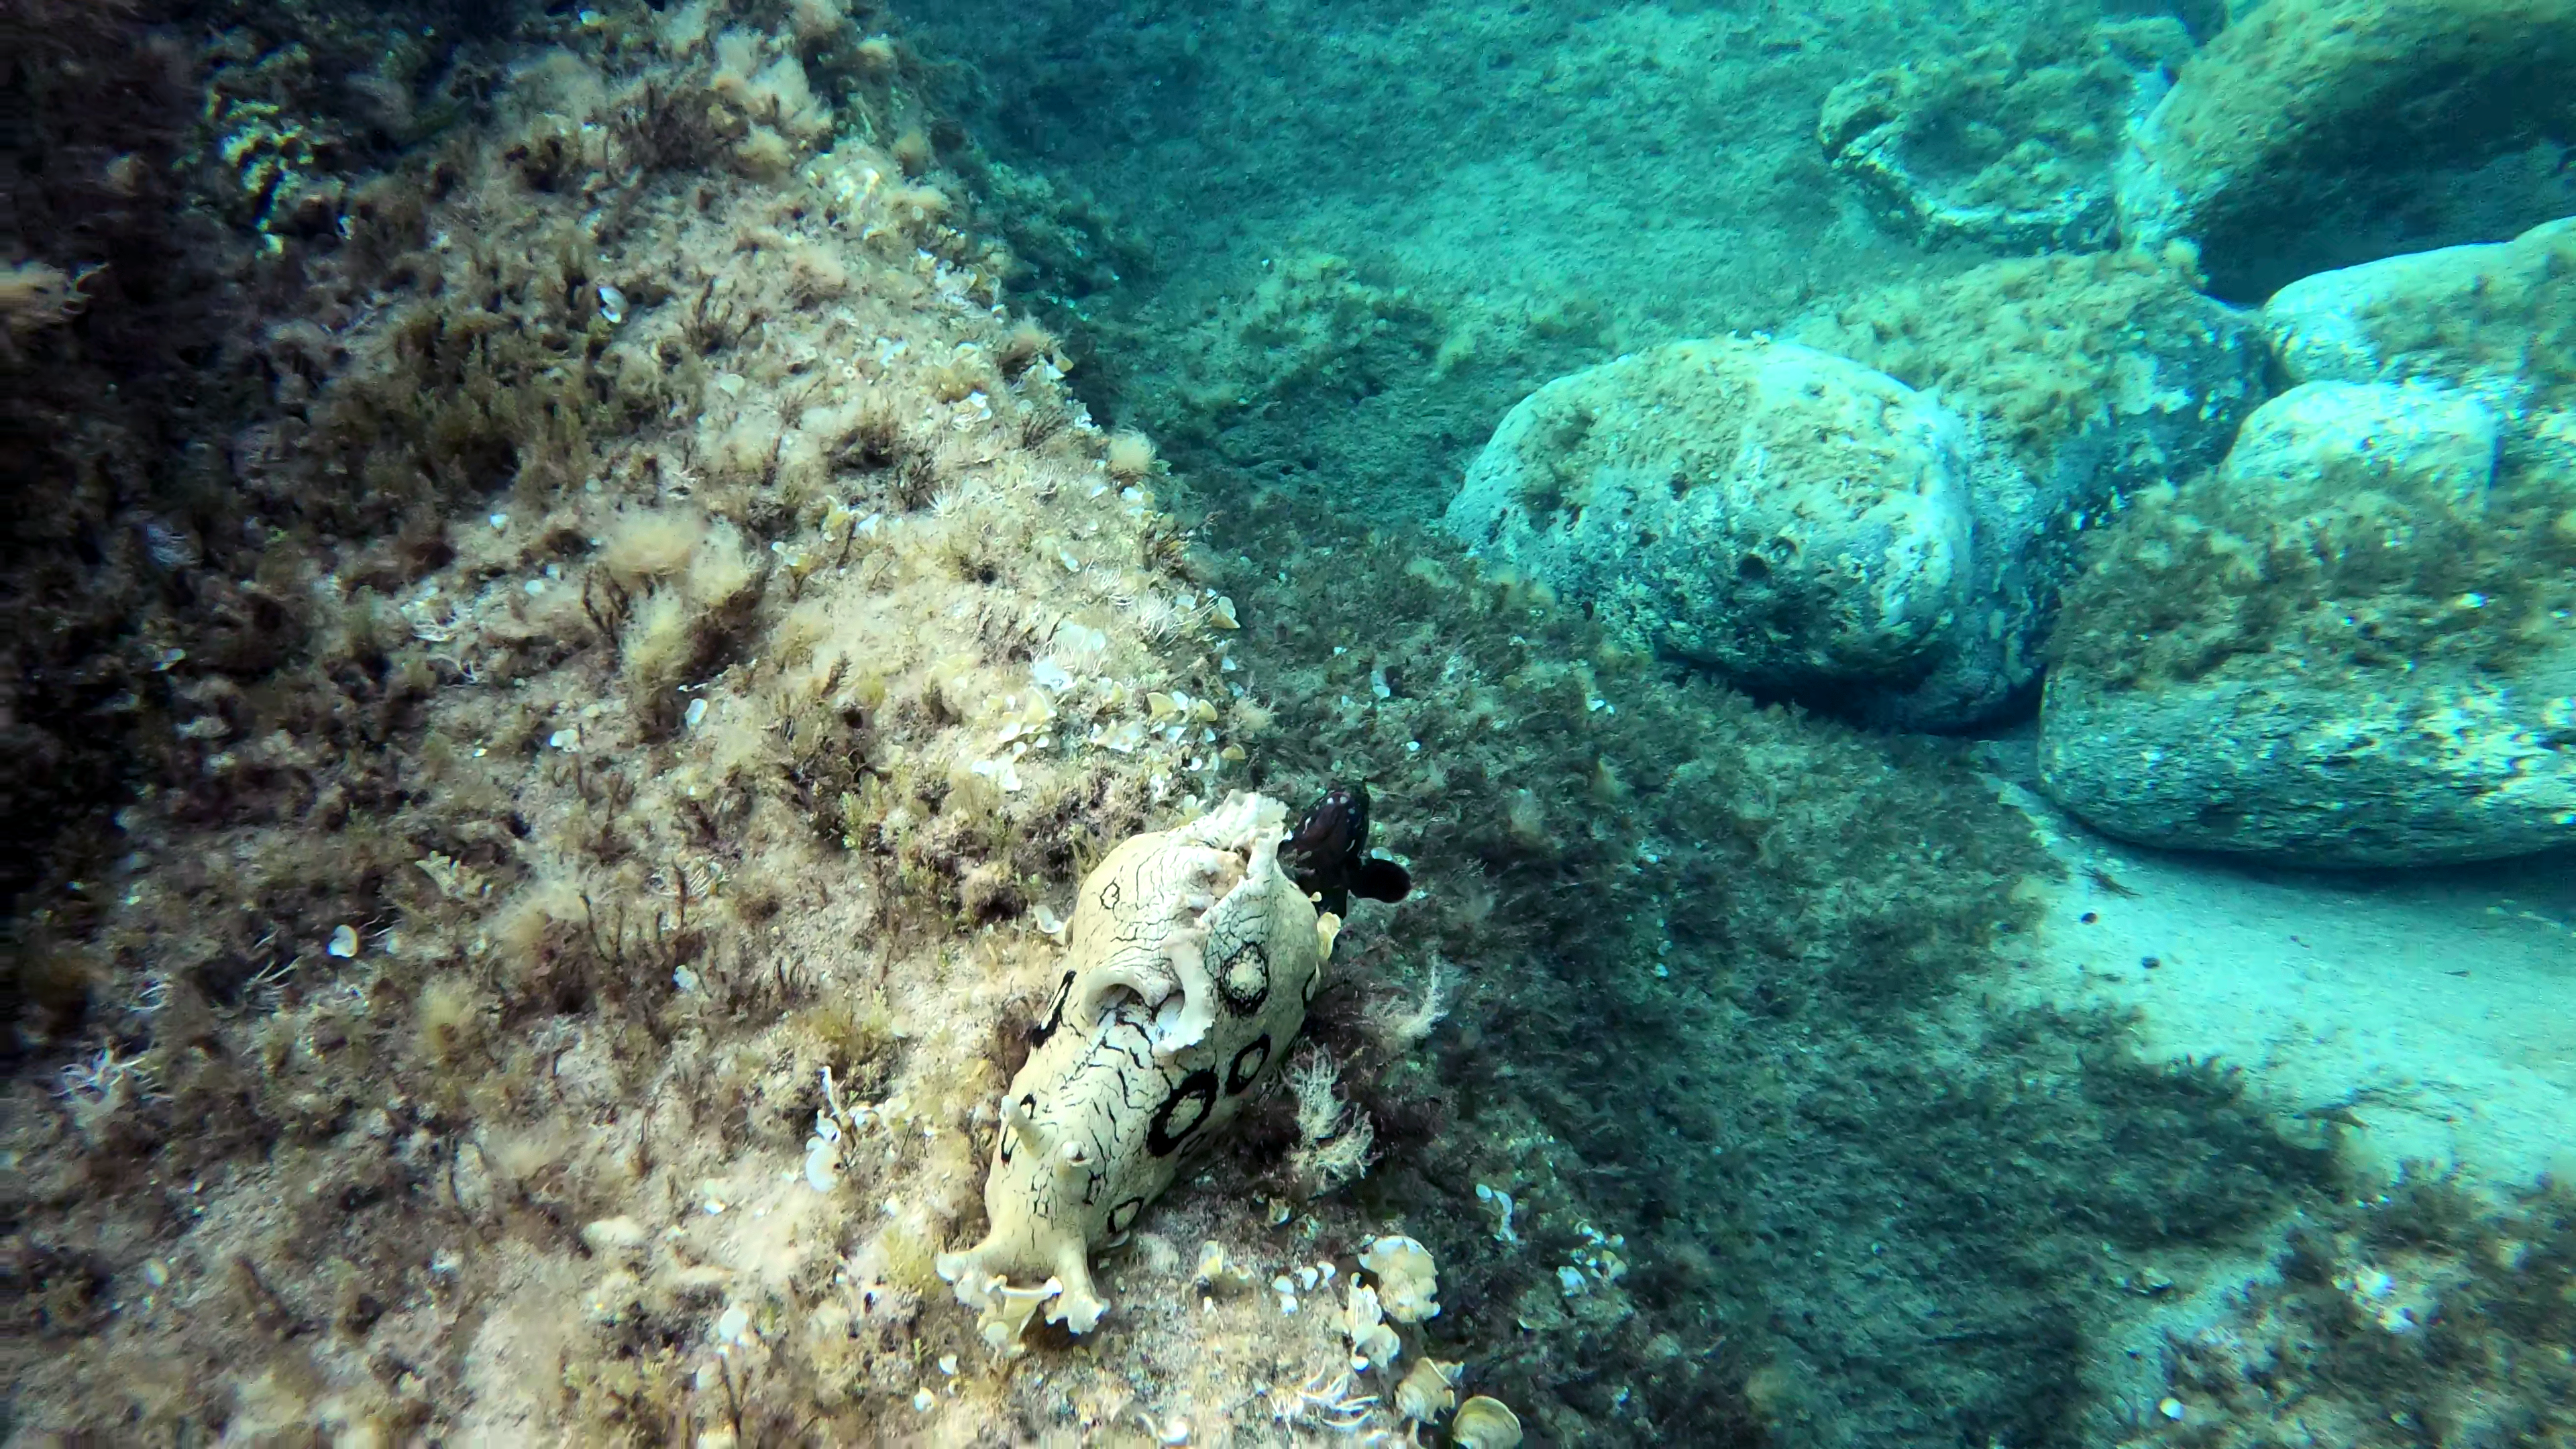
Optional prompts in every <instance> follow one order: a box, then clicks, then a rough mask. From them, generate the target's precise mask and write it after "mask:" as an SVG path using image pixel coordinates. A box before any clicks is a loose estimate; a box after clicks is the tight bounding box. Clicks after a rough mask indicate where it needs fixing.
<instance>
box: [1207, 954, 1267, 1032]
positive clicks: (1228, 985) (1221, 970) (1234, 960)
mask: <svg viewBox="0 0 2576 1449" xmlns="http://www.w3.org/2000/svg"><path fill="white" fill-rule="evenodd" d="M1247 957H1249V958H1250V959H1251V963H1252V969H1254V970H1255V971H1258V972H1259V973H1261V986H1260V989H1259V990H1256V991H1250V992H1241V991H1237V990H1236V989H1235V985H1234V973H1235V968H1237V967H1238V966H1241V965H1242V964H1244V961H1245V958H1247ZM1216 991H1217V994H1218V995H1219V996H1222V997H1224V998H1225V1004H1226V1005H1228V1006H1230V1007H1233V1008H1234V1010H1235V1012H1236V1014H1238V1015H1241V1016H1253V1015H1256V1014H1258V1013H1259V1012H1260V1010H1261V1003H1263V1002H1265V1001H1268V1000H1269V999H1270V952H1269V951H1268V950H1267V949H1265V948H1264V947H1263V946H1262V944H1261V943H1260V942H1259V941H1246V942H1244V943H1243V944H1242V945H1240V946H1237V947H1235V948H1234V951H1233V953H1232V954H1231V955H1228V956H1227V957H1226V958H1225V964H1224V965H1222V966H1220V967H1218V968H1217V972H1216Z"/></svg>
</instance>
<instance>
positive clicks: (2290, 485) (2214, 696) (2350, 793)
mask: <svg viewBox="0 0 2576 1449" xmlns="http://www.w3.org/2000/svg"><path fill="white" fill-rule="evenodd" d="M2501 430H2502V424H2501V421H2500V419H2499V418H2498V416H2497V414H2496V413H2495V412H2494V411H2493V410H2492V409H2491V408H2489V407H2488V405H2487V404H2486V403H2485V402H2483V401H2481V400H2480V399H2478V398H2477V397H2476V396H2474V395H2472V394H2467V393H2461V392H2455V391H2449V390H2444V389H2437V388H2432V387H2426V386H2420V385H2401V384H2384V383H2383V384H2347V383H2311V384H2306V385H2303V386H2300V387H2298V388H2295V389H2293V390H2291V391H2290V392H2288V393H2285V394H2283V395H2282V396H2281V397H2279V398H2275V399H2274V400H2273V401H2271V402H2270V403H2267V404H2265V405H2264V407H2263V408H2262V409H2261V410H2259V411H2258V412H2257V413H2256V414H2255V415H2254V417H2253V418H2252V419H2250V420H2249V421H2248V422H2247V424H2246V426H2245V431H2244V435H2243V436H2242V437H2240V438H2239V440H2238V441H2237V444H2236V446H2235V448H2234V449H2233V450H2232V451H2231V452H2230V453H2229V455H2228V459H2227V462H2226V463H2225V464H2224V465H2223V466H2222V467H2221V468H2220V469H2219V470H2218V471H2217V472H2216V473H2215V474H2213V475H2211V476H2209V477H2207V478H2204V479H2202V480H2200V481H2198V482H2196V483H2194V484H2192V485H2190V486H2189V487H2187V488H2185V489H2183V490H2181V491H2180V492H2179V493H2167V494H2164V495H2162V496H2159V497H2155V498H2151V499H2148V500H2145V501H2144V502H2143V503H2142V505H2141V506H2140V507H2139V508H2137V509H2136V510H2134V511H2133V512H2132V513H2131V514H2130V515H2129V516H2128V517H2126V518H2124V519H2122V520H2121V522H2120V523H2119V524H2118V525H2117V526H2115V528H2114V529H2113V530H2111V532H2110V534H2109V536H2108V537H2106V538H2105V540H2104V542H2103V545H2102V548H2101V552H2100V554H2099V555H2098V556H2097V559H2096V561H2095V563H2094V566H2093V567H2092V569H2091V570H2090V571H2089V572H2088V573H2087V575H2086V576H2085V577H2084V578H2083V579H2082V580H2081V581H2079V583H2078V584H2077V585H2076V586H2075V587H2074V588H2072V589H2070V591H2069V594H2068V600H2067V605H2066V616H2065V620H2064V626H2063V629H2062V632H2061V639H2060V641H2059V654H2060V658H2059V662H2058V664H2057V666H2056V668H2055V669H2054V670H2052V672H2051V674H2050V676H2049V681H2048V687H2047V692H2046V696H2045V700H2044V703H2043V707H2042V712H2041V726H2040V762H2041V771H2042V778H2043V780H2044V782H2045V784H2046V786H2047V788H2048V790H2049V791H2050V793H2051V794H2053V795H2054V796H2055V797H2056V798H2057V799H2058V800H2059V802H2060V803H2062V804H2064V805H2065V806H2066V807H2067V808H2068V809H2069V810H2071V811H2073V812H2074V813H2076V814H2077V815H2079V816H2081V817H2083V818H2084V819H2085V820H2087V821H2089V822H2090V823H2092V824H2093V825H2095V826H2097V827H2099V828H2101V829H2103V830H2105V831H2107V832H2109V833H2111V834H2113V835H2118V836H2121V837H2123V838H2126V839H2131V840H2137V841H2141V842H2144V843H2147V844H2152V845H2162V846H2176V847H2186V848H2196V849H2208V850H2219V851H2227V852H2234V853H2241V854H2248V855H2255V856H2261V857H2266V858H2270V859H2273V860H2277V861H2280V862H2282V863H2284V864H2290V865H2297V866H2310V867H2343V866H2402V865H2424V864H2434V863H2442V862H2453V861H2474V860H2492V859H2500V858H2503V857H2508V856H2513V855H2520V854H2526V853H2530V852H2533V851H2538V850H2543V849H2548V848H2551V847H2554V846H2559V845H2564V844H2568V843H2571V842H2576V750H2571V749H2569V748H2568V746H2569V745H2570V743H2571V742H2576V638H2571V636H2570V633H2569V631H2568V630H2567V628H2566V627H2565V623H2566V620H2567V618H2568V613H2569V610H2568V605H2569V602H2570V581H2571V580H2576V530H2570V529H2569V528H2567V527H2565V526H2564V525H2565V522H2566V519H2567V517H2568V515H2567V513H2566V512H2564V511H2563V510H2564V509H2565V505H2566V502H2567V501H2568V499H2567V496H2566V495H2567V493H2568V489H2567V486H2566V485H2567V483H2568V481H2569V475H2567V474H2565V473H2563V472H2561V471H2559V470H2556V469H2554V468H2552V467H2550V466H2548V464H2547V461H2546V460H2545V459H2541V460H2537V461H2536V460H2535V459H2534V457H2533V455H2532V454H2530V453H2529V452H2528V451H2527V450H2522V449H2515V448H2505V447H2502V446H2500V436H2501ZM2500 464H2501V466H2500Z"/></svg>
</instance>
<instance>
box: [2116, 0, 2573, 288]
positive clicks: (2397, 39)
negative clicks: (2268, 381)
mask: <svg viewBox="0 0 2576 1449" xmlns="http://www.w3.org/2000/svg"><path fill="white" fill-rule="evenodd" d="M2571 75H2576V0H2271V3H2268V4H2265V5H2263V6H2262V7H2260V8H2258V9H2256V10H2255V11H2254V12H2253V13H2252V14H2250V15H2248V16H2246V17H2245V18H2244V20H2243V21H2242V22H2240V23H2239V24H2236V25H2234V26H2231V27H2230V28H2229V29H2227V30H2226V31H2225V32H2223V33H2221V34H2220V35H2219V36H2218V38H2217V39H2215V40H2214V41H2212V42H2211V43H2210V45H2209V46H2208V48H2207V49H2205V50H2203V51H2202V52H2201V53H2200V54H2199V55H2198V56H2197V57H2195V58H2194V59H2193V60H2192V61H2191V62H2190V63H2189V64H2188V65H2187V66H2185V67H2184V69H2183V72H2182V75H2181V78H2180V79H2179V80H2178V81H2177V82H2176V84H2175V85H2174V87H2173V89H2172V91H2171V92H2170V93H2168V94H2167V95H2166V96H2165V98H2164V99H2163V101H2162V102H2161V103H2159V104H2158V105H2157V106H2156V108H2155V110H2154V111H2153V112H2152V113H2151V114H2150V115H2149V116H2148V118H2147V119H2146V121H2145V122H2144V123H2143V124H2142V125H2140V126H2139V127H2138V129H2137V132H2136V135H2135V137H2134V138H2133V144H2132V146H2131V148H2130V150H2129V152H2128V153H2127V154H2126V155H2124V156H2123V158H2122V161H2121V166H2120V171H2121V176H2120V182H2119V205H2120V220H2121V231H2122V234H2123V235H2124V236H2125V237H2127V238H2128V239H2129V240H2130V241H2131V242H2132V243H2146V244H2158V243H2161V242H2162V241H2164V240H2165V239H2167V238H2170V237H2175V236H2182V237H2190V238H2194V239H2196V240H2197V241H2198V242H2199V243H2200V245H2201V247H2202V250H2203V253H2204V255H2205V256H2206V258H2207V259H2208V266H2209V269H2210V274H2211V279H2212V282H2213V284H2214V286H2215V287H2216V289H2217V291H2218V293H2219V294H2220V295H2222V296H2229V297H2245V298H2252V297H2260V296H2262V295H2264V294H2265V293H2267V292H2269V291H2271V290H2272V289H2273V288H2275V287H2278V286H2279V285H2281V284H2282V283H2283V282H2285V281H2288V280H2289V279H2291V278H2293V277H2296V276H2298V275H2300V274H2301V273H2303V272H2309V271H2315V270H2319V269H2321V268H2323V267H2329V266H2335V265H2341V264H2345V263H2350V262H2357V261H2363V260H2367V259H2369V258H2372V257H2376V256H2385V255H2388V254H2390V253H2393V252H2398V251H2405V250H2412V249H2416V248H2420V247H2422V246H2423V245H2424V244H2425V242H2426V241H2427V240H2432V241H2467V240H2474V239H2478V238H2481V237H2492V236H2496V235H2501V234H2505V233H2509V232H2511V231H2513V230H2515V229H2517V228H2519V227H2522V226H2528V225H2530V224H2531V223H2532V222H2535V221H2538V220H2540V219H2542V218H2545V217H2549V216H2559V215H2564V214H2566V213H2567V211H2568V210H2570V209H2571V207H2570V205H2569V204H2568V203H2569V202H2570V201H2576V178H2571V177H2569V176H2568V175H2567V174H2566V172H2565V169H2564V167H2563V166H2562V165H2561V164H2559V162H2558V161H2557V159H2556V158H2557V154H2558V151H2559V149H2560V148H2561V147H2563V145H2564V143H2565V142H2567V141H2568V140H2569V139H2570V138H2571V137H2576V84H2570V83H2569V77H2570V76H2571Z"/></svg>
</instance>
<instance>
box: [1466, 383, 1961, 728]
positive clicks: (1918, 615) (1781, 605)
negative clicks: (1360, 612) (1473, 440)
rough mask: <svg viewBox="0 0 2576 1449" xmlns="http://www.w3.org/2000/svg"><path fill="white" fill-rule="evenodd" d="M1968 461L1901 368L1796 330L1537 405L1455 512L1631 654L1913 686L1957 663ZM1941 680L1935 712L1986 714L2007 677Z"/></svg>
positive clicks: (1773, 690)
mask: <svg viewBox="0 0 2576 1449" xmlns="http://www.w3.org/2000/svg"><path fill="white" fill-rule="evenodd" d="M1968 470H1969V458H1968V436H1967V431H1966V428H1965V426H1964V425H1963V424H1962V423H1961V422H1960V421H1959V419H1958V418H1957V417H1956V416H1955V415H1953V414H1951V413H1950V412H1948V411H1947V410H1946V409H1943V408H1942V407H1940V406H1939V405H1938V404H1937V403H1935V402H1934V401H1933V400H1932V399H1931V398H1929V397H1927V396H1925V395H1923V394H1921V393H1917V392H1915V391H1914V390H1913V389H1911V388H1908V387H1906V386H1905V385H1904V384H1902V383H1900V382H1898V381H1896V380H1895V379H1894V378H1891V377H1888V376H1886V375H1885V374H1883V373H1879V372H1874V371H1872V370H1870V369H1869V368H1866V367H1863V366H1861V365H1860V364H1859V363H1856V362H1852V361H1850V360H1849V359H1847V358H1841V357H1836V356H1833V355H1831V354H1829V353H1824V352H1819V351H1816V350H1815V349H1813V348H1808V347H1801V346H1798V345H1796V344H1793V343H1784V342H1769V341H1749V340H1738V339H1725V340H1718V341H1703V342H1678V343H1674V344H1672V345H1670V346H1667V347H1661V348H1657V349H1655V350H1654V351H1651V352H1645V353H1640V354H1636V355H1634V356H1630V357H1623V358H1620V359H1619V360H1617V361H1615V362H1610V363H1606V364H1604V365H1602V366H1600V367H1594V368H1587V369H1585V370H1584V371H1582V372H1578V373H1575V374H1573V375H1571V376H1568V377H1562V378H1559V379H1557V380H1556V381H1554V382H1552V383H1549V384H1548V385H1547V386H1545V387H1543V388H1540V389H1539V390H1538V391H1537V392H1535V393H1533V394H1531V395H1530V396H1529V397H1528V398H1526V399H1524V400H1523V401H1522V402H1521V403H1520V405H1519V406H1517V407H1515V408H1513V409H1512V410H1511V412H1510V413H1509V414H1507V415H1505V417H1504V419H1503V421H1502V424H1501V426H1499V427H1497V428H1496V429H1495V430H1494V436H1493V440H1492V441H1491V442H1489V443H1487V444H1486V446H1485V450H1484V452H1483V453H1482V454H1481V455H1479V456H1478V458H1477V460H1476V462H1475V464H1474V465H1473V466H1472V467H1470V468H1469V469H1468V471H1467V481H1466V485H1465V486H1464V487H1463V488H1462V489H1460V490H1459V493H1458V496H1457V497H1456V498H1455V499H1454V500H1452V502H1451V503H1450V506H1449V510H1448V513H1447V515H1446V518H1445V526H1446V527H1447V528H1448V530H1449V531H1450V532H1451V533H1453V534H1455V535H1457V536H1458V537H1460V538H1462V539H1464V540H1465V541H1466V542H1467V543H1468V544H1469V545H1470V547H1471V548H1474V549H1476V550H1477V551H1479V552H1480V553H1481V554H1482V555H1483V556H1484V557H1486V558H1487V559H1489V560H1491V561H1492V562H1494V563H1497V564H1500V565H1504V566H1507V567H1510V568H1512V569H1516V570H1519V571H1520V572H1522V573H1524V574H1526V575H1528V576H1529V577H1531V578H1532V579H1534V580H1535V581H1537V582H1538V583H1541V584H1543V585H1545V586H1546V587H1548V588H1550V589H1552V590H1554V591H1556V593H1557V594H1558V595H1559V596H1560V597H1562V598H1564V599H1565V600H1566V601H1568V602H1569V603H1573V604H1576V605H1578V606H1580V607H1581V608H1583V609H1585V610H1587V611H1588V612H1591V613H1592V614H1594V615H1595V616H1596V617H1597V618H1599V619H1600V620H1602V622H1603V623H1604V625H1605V626H1606V627H1607V629H1608V631H1609V633H1610V635H1611V637H1612V639H1613V640H1614V641H1616V642H1617V643H1619V644H1621V645H1623V646H1625V647H1627V648H1630V649H1633V650H1636V651H1638V652H1653V653H1657V654H1662V655H1666V656H1670V657H1675V658H1680V659H1684V660H1688V661H1690V662H1692V663H1695V664H1700V665H1704V666H1707V667H1709V668H1712V669H1714V670H1716V671H1717V672H1719V673H1720V674H1722V675H1724V676H1725V677H1727V678H1728V679H1730V680H1732V681H1733V682H1735V683H1736V684H1738V685H1739V686H1740V687H1743V688H1745V689H1747V690H1749V691H1751V692H1754V693H1756V694H1764V695H1786V696H1795V697H1805V698H1816V697H1819V696H1835V695H1842V694H1858V695H1876V696H1900V695H1904V694H1906V693H1908V692H1910V691H1912V690H1914V689H1915V688H1916V687H1917V686H1920V685H1922V684H1923V683H1924V682H1925V681H1926V680H1927V679H1928V678H1929V677H1931V676H1933V675H1934V674H1935V673H1936V672H1938V671H1941V670H1943V669H1944V668H1945V666H1946V667H1950V668H1952V669H1953V670H1954V671H1955V669H1956V665H1955V663H1954V659H1953V656H1954V654H1955V653H1956V651H1955V649H1954V648H1953V639H1954V636H1955V635H1956V634H1958V633H1959V632H1960V631H1961V627H1962V620H1963V618H1965V616H1966V615H1967V613H1968V611H1969V609H1970V608H1971V607H1972V605H1973V604H1974V603H1975V597H1974V594H1973V592H1972V587H1971V586H1972V582H1973V579H1974V567H1973V565H1974V560H1973V558H1972V556H1971V555H1972V549H1973V547H1974V536H1975V523H1974V518H1973V514H1972V509H1971V503H1970V498H1969V475H1968ZM1980 662H1981V663H1982V662H1983V661H1980ZM1986 672H1987V674H1989V675H1996V676H1999V671H1998V670H1994V669H1991V668H1989V669H1988V670H1987V671H1986ZM1938 687H1939V688H1941V689H1942V691H1943V693H1944V699H1943V700H1942V703H1941V704H1940V705H1938V706H1935V708H1936V710H1942V711H1969V712H1973V711H1974V710H1976V709H1978V708H1980V707H1982V706H1983V705H1984V704H1985V703H1987V702H1989V701H1990V700H1991V699H1992V698H1993V697H1995V696H1997V695H1999V694H2000V693H2001V692H2003V691H2004V690H2005V689H2006V688H2007V686H2006V685H2005V683H2004V682H2003V680H2002V679H2001V678H2000V677H1992V678H1985V677H1981V678H1977V679H1967V680H1951V679H1945V680H1943V681H1941V682H1940V684H1939V686H1938Z"/></svg>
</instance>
